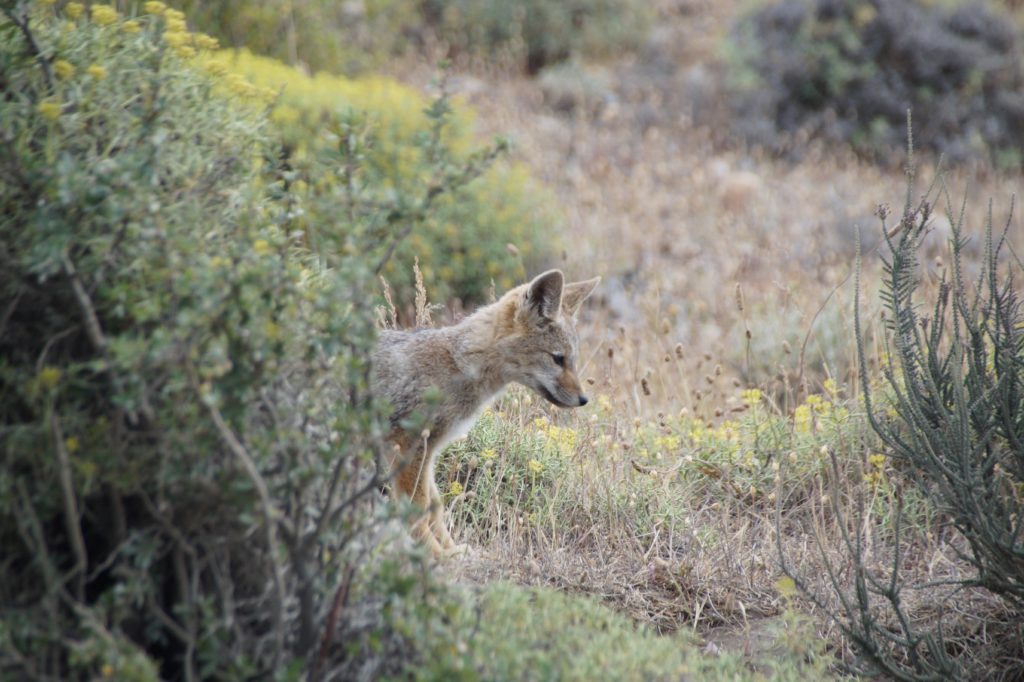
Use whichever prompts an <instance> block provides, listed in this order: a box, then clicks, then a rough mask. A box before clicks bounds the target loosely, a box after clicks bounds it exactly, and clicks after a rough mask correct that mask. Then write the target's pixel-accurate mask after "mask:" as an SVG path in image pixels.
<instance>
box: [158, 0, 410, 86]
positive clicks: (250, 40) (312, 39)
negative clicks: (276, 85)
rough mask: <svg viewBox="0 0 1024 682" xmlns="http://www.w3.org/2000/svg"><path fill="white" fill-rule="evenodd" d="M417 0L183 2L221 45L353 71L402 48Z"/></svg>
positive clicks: (362, 69)
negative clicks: (222, 43)
mask: <svg viewBox="0 0 1024 682" xmlns="http://www.w3.org/2000/svg"><path fill="white" fill-rule="evenodd" d="M417 3H418V0H360V1H359V2H338V1H337V0H261V1H260V2H252V0H202V1H200V0H183V2H180V3H178V2H176V3H175V4H176V5H181V8H182V9H184V10H185V11H186V12H187V14H188V15H189V18H190V19H191V20H193V21H195V22H196V25H197V26H198V27H199V28H201V29H202V30H204V31H207V32H209V33H212V34H213V35H215V36H217V37H218V38H220V39H221V40H222V41H223V42H224V44H225V45H230V46H232V47H247V48H249V49H251V50H253V51H254V52H256V53H257V54H262V55H267V56H269V57H273V58H275V59H280V60H282V61H284V62H287V63H289V64H303V65H306V66H307V67H309V68H311V69H314V70H320V69H324V70H327V71H331V72H336V73H338V72H341V73H359V72H363V71H365V70H366V69H368V68H372V67H373V66H375V65H377V64H379V63H380V62H381V60H382V59H383V58H385V57H387V56H388V55H389V54H392V53H396V52H400V51H401V50H402V49H404V47H405V43H406V36H405V33H404V31H405V29H406V28H407V27H410V26H415V25H416V24H417V23H418V22H419V12H418V10H417Z"/></svg>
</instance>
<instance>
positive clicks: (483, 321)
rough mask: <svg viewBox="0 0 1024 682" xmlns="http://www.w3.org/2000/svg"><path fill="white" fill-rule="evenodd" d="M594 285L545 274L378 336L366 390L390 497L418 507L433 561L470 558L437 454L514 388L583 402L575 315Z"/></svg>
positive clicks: (420, 533)
mask: <svg viewBox="0 0 1024 682" xmlns="http://www.w3.org/2000/svg"><path fill="white" fill-rule="evenodd" d="M600 281H601V278H600V277H595V278H593V279H589V280H585V281H580V282H571V283H566V282H565V278H564V275H563V274H562V272H561V271H560V270H549V271H547V272H544V273H542V274H540V275H537V276H536V277H535V278H534V279H533V280H531V281H530V282H528V283H526V284H521V285H519V286H517V287H515V288H513V289H510V290H509V291H507V292H506V293H505V294H504V295H503V296H502V297H501V298H499V299H498V300H497V301H495V302H494V303H491V304H490V305H486V306H483V307H481V308H479V309H478V310H476V311H475V312H474V313H473V314H471V315H469V316H467V317H465V318H464V319H462V320H461V321H460V322H458V323H456V324H454V325H450V326H447V327H440V328H425V329H415V330H404V331H403V330H382V331H381V332H380V334H379V337H378V340H377V344H376V346H375V347H374V350H373V352H372V354H371V365H372V367H371V374H370V382H371V383H370V390H371V393H372V394H373V395H374V396H375V397H377V398H380V399H383V400H384V401H385V402H386V403H387V404H388V405H390V407H391V410H392V411H391V413H390V416H389V424H388V432H387V436H386V438H387V441H388V442H389V443H390V444H391V446H392V447H391V448H390V451H389V453H388V458H387V459H388V461H387V465H388V466H389V467H390V474H391V479H392V480H391V489H392V491H393V493H395V494H396V497H405V498H408V499H410V500H411V501H412V503H413V504H414V505H416V506H417V507H419V508H420V509H422V514H420V515H419V516H418V517H417V518H416V519H415V520H414V521H413V523H412V525H411V528H410V531H411V534H412V536H413V537H414V538H415V539H416V540H418V541H420V542H422V543H423V544H425V545H426V546H427V548H428V549H429V550H430V552H431V554H432V555H433V556H434V557H435V558H443V557H446V556H451V555H453V554H458V553H461V552H464V551H465V550H466V547H465V546H464V545H457V544H456V543H455V541H454V539H453V538H452V536H451V534H450V533H449V531H448V525H447V523H446V522H445V517H444V506H443V503H442V499H441V494H440V492H439V490H438V487H437V482H436V481H435V480H434V466H435V462H436V459H437V456H438V454H440V453H441V452H442V451H443V450H444V448H445V447H446V446H447V445H448V444H449V443H451V442H452V441H453V440H456V439H458V438H460V437H462V436H464V435H465V434H467V433H468V432H469V430H470V429H471V428H472V426H473V424H474V423H475V422H476V420H477V417H479V415H480V413H481V412H483V410H484V409H485V408H486V407H487V406H488V405H490V404H491V403H492V402H493V401H494V400H495V399H496V398H498V396H499V395H500V394H501V393H502V392H503V391H504V389H505V387H506V386H508V384H510V383H513V382H514V383H519V384H522V385H523V386H526V387H527V388H528V389H530V390H532V391H534V392H535V393H536V394H537V395H539V396H540V397H542V398H543V399H545V400H547V401H548V402H550V403H552V404H553V405H556V406H558V407H560V408H567V409H568V408H575V407H582V406H584V405H586V404H587V402H588V399H587V396H586V395H585V394H584V393H583V388H582V387H581V386H580V380H579V377H578V376H577V373H576V372H577V369H576V367H577V362H578V358H579V338H578V335H577V332H576V316H577V313H578V312H579V310H580V307H581V306H582V304H583V302H584V301H585V300H586V299H587V298H588V297H589V296H590V295H591V294H592V293H593V291H594V289H596V288H597V285H598V284H599V283H600ZM417 415H418V416H419V422H418V424H417V426H416V427H415V428H414V429H411V428H410V426H409V424H410V423H412V422H416V421H417V420H416V417H417ZM424 420H425V421H424Z"/></svg>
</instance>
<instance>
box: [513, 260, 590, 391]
mask: <svg viewBox="0 0 1024 682" xmlns="http://www.w3.org/2000/svg"><path fill="white" fill-rule="evenodd" d="M600 281H601V278H600V277H595V278H594V279H588V280H586V281H583V282H571V283H566V282H565V279H564V277H563V276H562V273H561V271H559V270H549V271H548V272H545V273H543V274H541V275H538V276H537V277H536V278H534V279H533V281H531V282H530V283H528V284H525V285H522V286H520V287H517V288H516V289H513V290H512V291H510V292H509V293H508V294H507V295H506V296H507V297H509V298H510V299H511V300H510V301H509V304H510V312H511V317H512V318H513V320H514V321H513V324H512V326H513V327H514V329H515V333H513V334H511V335H510V336H509V337H507V339H506V342H507V345H506V349H505V350H506V352H505V353H504V354H503V355H504V359H505V363H506V372H507V374H506V376H507V377H508V378H509V379H510V380H512V381H516V382H518V383H520V384H523V385H524V386H526V387H527V388H530V389H532V390H534V391H535V392H536V393H537V394H538V395H540V396H542V397H543V398H545V399H546V400H548V401H549V402H551V403H554V404H555V405H558V406H559V407H580V406H583V405H586V404H587V396H585V395H584V394H583V389H582V387H581V386H580V380H579V377H578V376H577V375H576V363H577V361H578V358H579V339H578V337H577V335H576V313H577V312H578V311H579V309H580V306H581V305H582V304H583V301H584V300H586V298H587V297H588V296H590V294H591V293H592V292H593V291H594V288H595V287H597V285H598V283H599V282H600Z"/></svg>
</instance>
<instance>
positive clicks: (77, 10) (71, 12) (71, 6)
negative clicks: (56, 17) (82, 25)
mask: <svg viewBox="0 0 1024 682" xmlns="http://www.w3.org/2000/svg"><path fill="white" fill-rule="evenodd" d="M84 11H85V5H83V4H82V3H80V2H69V3H68V4H67V6H66V7H65V8H64V13H65V14H67V15H68V16H69V17H71V18H72V19H77V18H78V17H80V16H82V12H84Z"/></svg>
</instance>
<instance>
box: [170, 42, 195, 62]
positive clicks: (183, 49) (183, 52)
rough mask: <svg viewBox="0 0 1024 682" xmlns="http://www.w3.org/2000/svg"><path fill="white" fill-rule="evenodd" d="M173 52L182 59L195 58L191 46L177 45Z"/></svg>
mask: <svg viewBox="0 0 1024 682" xmlns="http://www.w3.org/2000/svg"><path fill="white" fill-rule="evenodd" d="M174 51H175V52H176V53H177V55H178V56H179V57H181V58H182V59H192V57H195V56H196V49H195V48H194V47H192V46H191V45H179V46H178V47H176V48H174Z"/></svg>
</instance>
